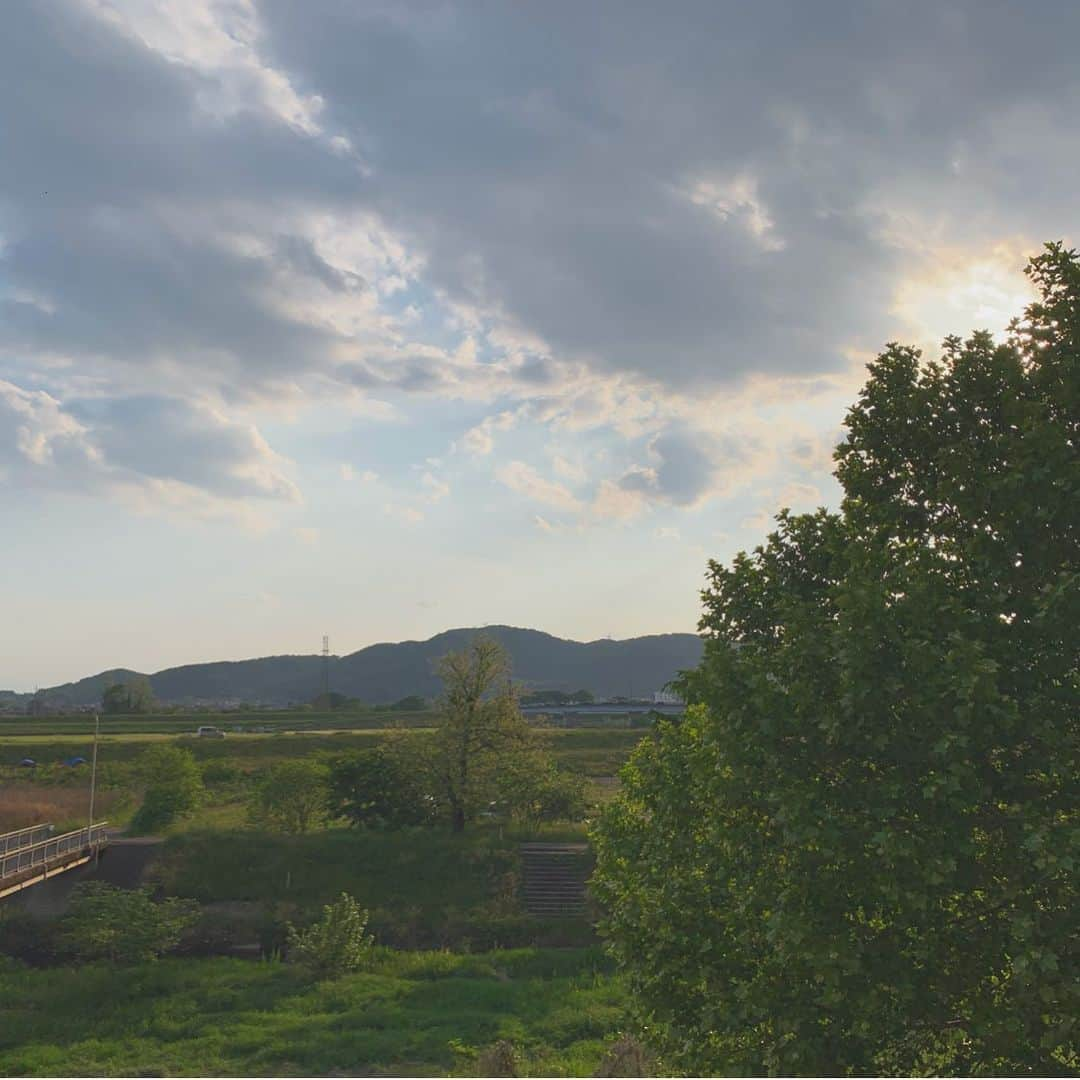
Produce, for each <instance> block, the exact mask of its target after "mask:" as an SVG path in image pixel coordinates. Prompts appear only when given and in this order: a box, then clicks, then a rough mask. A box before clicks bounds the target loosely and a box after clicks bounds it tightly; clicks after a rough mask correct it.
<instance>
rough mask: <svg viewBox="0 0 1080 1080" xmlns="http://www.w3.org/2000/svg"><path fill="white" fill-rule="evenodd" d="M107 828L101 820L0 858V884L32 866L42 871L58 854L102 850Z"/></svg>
mask: <svg viewBox="0 0 1080 1080" xmlns="http://www.w3.org/2000/svg"><path fill="white" fill-rule="evenodd" d="M106 825H107V823H106V822H104V821H102V822H100V823H99V824H97V825H94V826H92V827H88V828H83V829H76V830H75V831H74V832H69V833H63V834H61V835H60V836H52V837H50V838H49V839H48V840H41V841H39V842H38V843H36V844H30V845H29V846H24V847H21V848H19V849H17V850H15V851H10V852H7V853H6V854H3V855H0V884H2V883H3V881H4V879H5V878H9V877H14V876H15V875H16V874H21V873H23V872H24V871H26V870H32V869H33V868H34V867H37V866H40V867H41V868H42V869H44V868H45V867H47V866H48V865H49V863H51V862H53V861H54V860H55V859H58V858H60V856H61V855H67V854H69V853H70V852H72V851H83V850H89V849H93V848H95V847H101V846H102V845H103V844H104V843H105V842H106V839H107V837H106V833H105V829H106Z"/></svg>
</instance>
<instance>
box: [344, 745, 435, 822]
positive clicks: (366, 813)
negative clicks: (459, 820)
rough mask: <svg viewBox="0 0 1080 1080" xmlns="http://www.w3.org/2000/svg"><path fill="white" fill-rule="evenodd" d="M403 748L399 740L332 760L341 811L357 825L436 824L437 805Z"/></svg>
mask: <svg viewBox="0 0 1080 1080" xmlns="http://www.w3.org/2000/svg"><path fill="white" fill-rule="evenodd" d="M399 750H400V745H399V743H397V742H395V743H394V744H393V745H391V746H377V747H375V748H374V749H371V750H361V751H359V752H357V753H354V754H349V755H348V756H346V757H341V758H338V759H337V760H336V761H334V762H333V763H332V765H331V766H330V793H331V799H332V801H333V806H334V808H335V810H336V811H337V813H339V814H341V815H342V816H343V817H345V818H348V820H349V821H350V822H351V823H352V824H353V825H361V826H367V827H369V828H376V829H400V828H403V827H405V826H409V825H431V824H433V823H434V821H435V816H436V814H435V805H434V803H433V801H432V800H431V799H430V798H428V797H427V795H426V793H425V791H424V787H423V785H422V784H421V783H420V781H419V780H418V778H417V771H416V770H415V769H413V768H411V767H410V764H409V762H408V761H407V760H406V759H405V757H403V755H402V754H401V753H400V752H399Z"/></svg>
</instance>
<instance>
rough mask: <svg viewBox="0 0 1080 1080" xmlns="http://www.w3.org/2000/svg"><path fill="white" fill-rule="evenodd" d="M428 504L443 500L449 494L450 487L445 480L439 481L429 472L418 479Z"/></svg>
mask: <svg viewBox="0 0 1080 1080" xmlns="http://www.w3.org/2000/svg"><path fill="white" fill-rule="evenodd" d="M420 483H421V485H422V486H423V488H424V492H425V497H426V499H427V501H428V502H432V503H436V502H439V501H440V500H442V499H445V498H446V496H447V495H449V494H450V485H449V484H448V483H446V481H445V480H440V479H439V478H438V477H437V476H435V475H434V474H432V473H430V472H426V473H424V475H423V476H422V477H421V478H420Z"/></svg>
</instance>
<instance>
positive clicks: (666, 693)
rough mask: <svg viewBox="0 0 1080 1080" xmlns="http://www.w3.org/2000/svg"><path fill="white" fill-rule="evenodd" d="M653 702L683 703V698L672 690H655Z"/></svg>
mask: <svg viewBox="0 0 1080 1080" xmlns="http://www.w3.org/2000/svg"><path fill="white" fill-rule="evenodd" d="M652 702H653V704H654V705H681V704H682V703H683V699H682V698H681V697H679V695H678V694H675V693H672V692H671V691H670V690H654V691H653V696H652Z"/></svg>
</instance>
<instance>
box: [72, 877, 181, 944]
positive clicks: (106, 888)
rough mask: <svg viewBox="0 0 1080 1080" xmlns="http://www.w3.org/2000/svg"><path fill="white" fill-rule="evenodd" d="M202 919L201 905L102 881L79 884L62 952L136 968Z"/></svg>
mask: <svg viewBox="0 0 1080 1080" xmlns="http://www.w3.org/2000/svg"><path fill="white" fill-rule="evenodd" d="M197 918H198V905H197V904H196V903H195V902H194V901H191V900H179V899H176V898H175V897H173V898H170V899H167V900H161V901H159V902H157V903H155V902H154V901H153V900H151V899H150V894H149V893H148V892H147V891H146V890H145V889H119V888H117V887H116V886H115V885H109V884H107V883H106V882H103V881H89V882H83V883H82V884H80V885H77V886H76V887H75V889H74V890H73V892H72V894H71V900H70V902H69V905H68V911H67V914H66V915H65V916H64V917H63V919H62V920H61V924H60V933H59V935H58V942H59V945H60V947H61V949H62V951H63V952H65V953H66V954H67V955H69V956H71V957H73V958H74V959H76V960H78V961H80V962H84V961H93V960H108V961H110V962H112V963H119V964H136V963H140V962H143V961H146V960H154V959H156V958H157V957H159V956H160V955H161V954H162V953H165V952H168V951H169V950H170V949H172V948H173V947H175V945H176V944H177V942H179V940H180V936H181V934H183V932H184V930H186V929H187V928H188V927H189V926H191V925H192V924H193V923H194V922H195V920H196V919H197Z"/></svg>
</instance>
